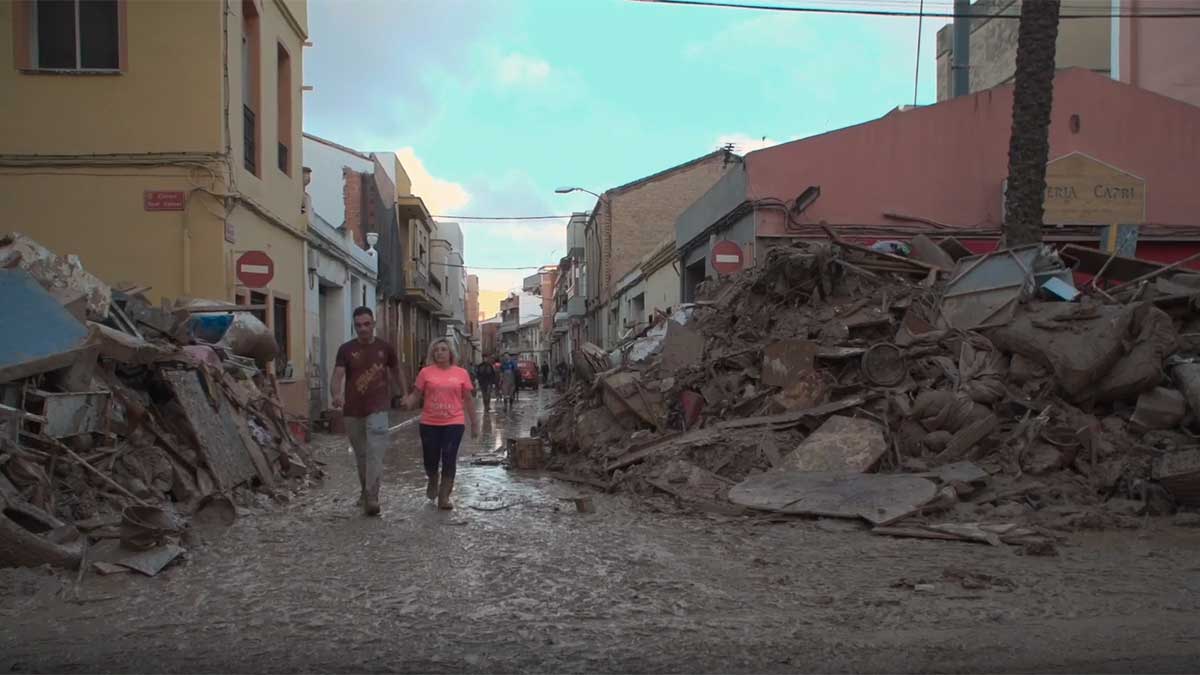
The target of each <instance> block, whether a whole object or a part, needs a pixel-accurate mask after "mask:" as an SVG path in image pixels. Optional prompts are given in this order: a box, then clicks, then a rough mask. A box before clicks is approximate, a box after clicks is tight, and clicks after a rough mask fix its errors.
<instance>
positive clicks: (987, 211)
mask: <svg viewBox="0 0 1200 675" xmlns="http://www.w3.org/2000/svg"><path fill="white" fill-rule="evenodd" d="M1011 125H1012V87H1010V86H1004V87H997V88H994V89H989V90H986V91H981V92H978V93H976V94H971V95H969V96H964V97H960V98H957V99H952V100H949V101H945V102H943V103H939V104H936V105H931V106H925V107H919V108H907V109H898V110H895V111H893V112H891V113H889V114H887V115H885V116H883V117H882V118H879V119H877V120H873V121H871V122H867V123H864V124H860V125H857V126H853V127H847V128H845V129H839V130H837V131H832V132H829V133H826V134H822V135H819V136H813V137H810V138H805V139H801V140H797V141H793V142H791V143H785V144H782V145H777V146H773V147H770V148H766V149H763V150H759V151H757V152H752V153H750V154H748V155H746V157H745V158H744V161H743V163H742V164H741V166H740V167H737V168H736V169H735V170H733V171H730V172H729V173H728V174H727V175H726V176H725V177H723V178H722V180H721V181H720V182H718V183H717V185H715V186H714V187H713V188H712V190H710V191H709V192H708V193H706V194H705V195H704V196H703V197H701V198H700V200H698V201H697V202H696V203H695V204H693V205H692V206H691V207H690V208H689V209H688V210H687V211H685V212H684V213H683V215H682V216H681V217H680V218H679V219H678V220H677V221H676V243H677V248H678V250H679V253H680V257H681V262H682V263H683V267H684V269H685V272H684V274H683V277H684V279H683V285H684V289H683V295H684V300H685V301H687V300H689V299H690V297H689V291H690V288H689V287H690V286H694V284H695V283H696V281H697V280H699V279H702V278H704V277H705V276H711V275H712V274H713V271H712V266H711V261H709V260H708V258H709V251H710V249H711V246H712V244H713V243H715V242H716V241H719V240H723V239H724V240H731V241H734V242H736V243H738V244H739V245H741V246H742V248H743V259H744V260H746V261H747V264H754V262H755V260H756V259H758V258H759V257H760V256H761V252H762V249H763V248H764V247H766V246H769V245H770V244H771V243H773V242H777V241H778V240H780V239H785V240H786V239H791V238H819V237H822V236H823V233H822V230H821V229H820V228H821V226H822V225H823V224H824V225H828V226H830V227H833V228H834V229H835V230H837V231H839V232H840V233H842V234H843V235H845V236H849V237H851V238H858V239H859V240H860V241H869V240H875V239H894V238H900V239H903V238H906V237H908V236H911V235H912V233H914V232H916V231H929V230H932V229H938V230H948V231H949V232H948V233H950V234H954V233H955V231H956V230H957V231H958V233H959V235H960V236H965V238H967V239H972V240H973V241H972V242H971V244H970V245H972V247H973V248H978V247H984V248H989V247H991V246H994V245H995V244H994V242H995V241H996V239H997V238H998V235H999V231H1000V226H1001V224H1002V223H1003V222H1004V214H1003V190H1004V182H1005V179H1006V177H1007V173H1008V143H1009V136H1010V133H1011ZM1050 147H1051V151H1050V157H1051V159H1052V160H1053V159H1055V158H1062V157H1066V156H1069V155H1072V154H1073V153H1081V154H1083V155H1086V156H1087V157H1088V158H1091V159H1093V160H1096V161H1097V162H1099V163H1103V164H1104V165H1107V166H1109V167H1112V168H1113V169H1114V170H1116V171H1120V172H1123V173H1125V174H1130V175H1132V176H1136V177H1137V178H1140V179H1142V180H1143V181H1144V213H1143V217H1142V218H1140V219H1138V220H1137V222H1120V223H1118V224H1121V225H1137V226H1139V227H1138V229H1139V232H1138V240H1139V254H1141V253H1143V249H1145V251H1149V252H1151V253H1152V254H1153V255H1154V257H1158V258H1163V257H1168V258H1175V257H1182V256H1176V255H1175V252H1176V250H1177V249H1178V246H1176V244H1179V243H1182V242H1197V241H1200V190H1198V189H1196V178H1195V177H1196V176H1198V175H1200V107H1196V106H1193V105H1189V104H1187V103H1184V102H1182V101H1179V100H1175V99H1172V98H1168V97H1166V96H1163V95H1160V94H1156V93H1152V92H1149V91H1145V90H1143V89H1139V88H1137V87H1134V86H1130V85H1127V84H1124V83H1121V82H1118V81H1114V80H1112V79H1110V78H1108V77H1105V76H1103V75H1100V74H1097V73H1093V72H1091V71H1087V70H1082V69H1070V70H1063V71H1060V72H1059V73H1058V75H1057V76H1056V78H1055V94H1054V110H1053V114H1052V122H1051V131H1050ZM810 188H819V190H820V194H819V196H818V197H816V199H815V200H813V201H811V202H810V203H809V205H807V207H805V208H803V210H801V211H799V212H797V209H796V205H797V204H796V202H797V198H798V197H799V196H800V195H801V194H802V193H804V192H805V191H806V190H809V189H810ZM811 192H812V191H811V190H810V194H811ZM1101 227H1102V226H1099V225H1096V226H1093V227H1092V228H1091V229H1090V230H1089V228H1088V227H1087V226H1082V227H1071V228H1070V233H1069V234H1068V233H1067V232H1065V231H1063V232H1060V233H1059V234H1061V235H1062V236H1057V238H1059V239H1063V240H1070V241H1079V242H1080V243H1085V244H1088V245H1096V240H1095V239H1094V236H1097V237H1098V236H1100V228H1101ZM1093 231H1094V235H1093V234H1089V232H1093ZM1081 232H1083V234H1080V233H1081ZM1047 236H1048V238H1050V239H1054V238H1056V234H1055V231H1054V230H1053V228H1050V229H1048V230H1047ZM1188 246H1189V247H1193V246H1195V245H1194V244H1190V243H1189V244H1188Z"/></svg>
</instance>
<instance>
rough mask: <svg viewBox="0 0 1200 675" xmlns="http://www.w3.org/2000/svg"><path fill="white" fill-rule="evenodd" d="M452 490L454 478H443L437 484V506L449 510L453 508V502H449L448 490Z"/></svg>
mask: <svg viewBox="0 0 1200 675" xmlns="http://www.w3.org/2000/svg"><path fill="white" fill-rule="evenodd" d="M452 490H454V479H453V478H443V479H442V484H441V485H440V486H438V508H439V509H442V510H445V511H449V510H450V509H452V508H454V504H452V503H450V492H451V491H452Z"/></svg>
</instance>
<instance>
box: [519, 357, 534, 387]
mask: <svg viewBox="0 0 1200 675" xmlns="http://www.w3.org/2000/svg"><path fill="white" fill-rule="evenodd" d="M521 387H525V388H527V389H537V388H538V366H537V364H536V363H534V362H533V361H526V360H520V361H517V389H520V388H521Z"/></svg>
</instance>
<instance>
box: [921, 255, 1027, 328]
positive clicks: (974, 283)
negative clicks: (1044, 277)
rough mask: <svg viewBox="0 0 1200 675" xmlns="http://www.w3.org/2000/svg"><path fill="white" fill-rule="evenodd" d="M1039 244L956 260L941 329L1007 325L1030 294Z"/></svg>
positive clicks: (942, 315) (942, 313)
mask: <svg viewBox="0 0 1200 675" xmlns="http://www.w3.org/2000/svg"><path fill="white" fill-rule="evenodd" d="M1039 250H1040V247H1039V246H1038V245H1036V244H1035V245H1029V246H1020V247H1017V248H1007V249H1001V250H999V251H995V252H992V253H986V254H984V255H976V256H971V257H969V258H963V259H962V260H959V261H958V266H957V267H956V268H954V273H953V274H952V275H951V277H950V280H949V281H947V282H946V290H945V292H944V294H943V295H942V302H941V312H940V313H941V316H940V322H941V325H942V327H943V328H957V329H959V330H972V329H975V328H986V327H989V326H997V325H1003V324H1006V323H1008V322H1009V321H1011V320H1012V317H1013V312H1014V311H1016V308H1017V303H1018V301H1019V300H1020V299H1021V297H1022V295H1023V294H1025V293H1027V292H1032V289H1033V283H1034V280H1033V264H1034V262H1035V261H1036V260H1037V255H1038V251H1039Z"/></svg>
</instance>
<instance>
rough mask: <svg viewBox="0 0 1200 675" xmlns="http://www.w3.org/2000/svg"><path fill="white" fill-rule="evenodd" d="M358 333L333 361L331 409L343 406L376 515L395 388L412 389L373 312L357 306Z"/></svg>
mask: <svg viewBox="0 0 1200 675" xmlns="http://www.w3.org/2000/svg"><path fill="white" fill-rule="evenodd" d="M354 334H355V335H356V337H355V339H353V340H351V341H349V342H347V343H346V344H344V345H342V346H341V347H340V348H339V349H338V352H337V359H336V360H335V361H334V366H335V367H334V369H333V392H332V393H333V407H334V408H342V409H343V415H344V418H345V422H346V433H347V434H348V435H349V436H350V445H351V446H352V447H353V448H354V459H355V461H356V463H357V465H358V483H359V487H360V488H361V490H362V493H361V496H360V498H359V499H360V503H361V504H362V506H363V511H364V512H365V513H366V514H367V515H368V516H377V515H379V483H380V480H381V479H382V473H383V453H384V452H385V451H386V450H387V441H388V425H389V423H388V411H389V410H390V409H391V407H392V395H393V391H399V392H401V393H404V394H407V393H408V392H407V391H406V388H405V387H404V383H403V380H401V378H400V361H399V359H397V358H396V350H394V349H392V346H391V345H390V344H388V343H386V342H384V341H383V340H380V339H377V338H376V337H375V313H374V312H372V311H371V310H370V309H369V308H367V307H359V308H358V309H356V310H354ZM393 388H394V389H393Z"/></svg>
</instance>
